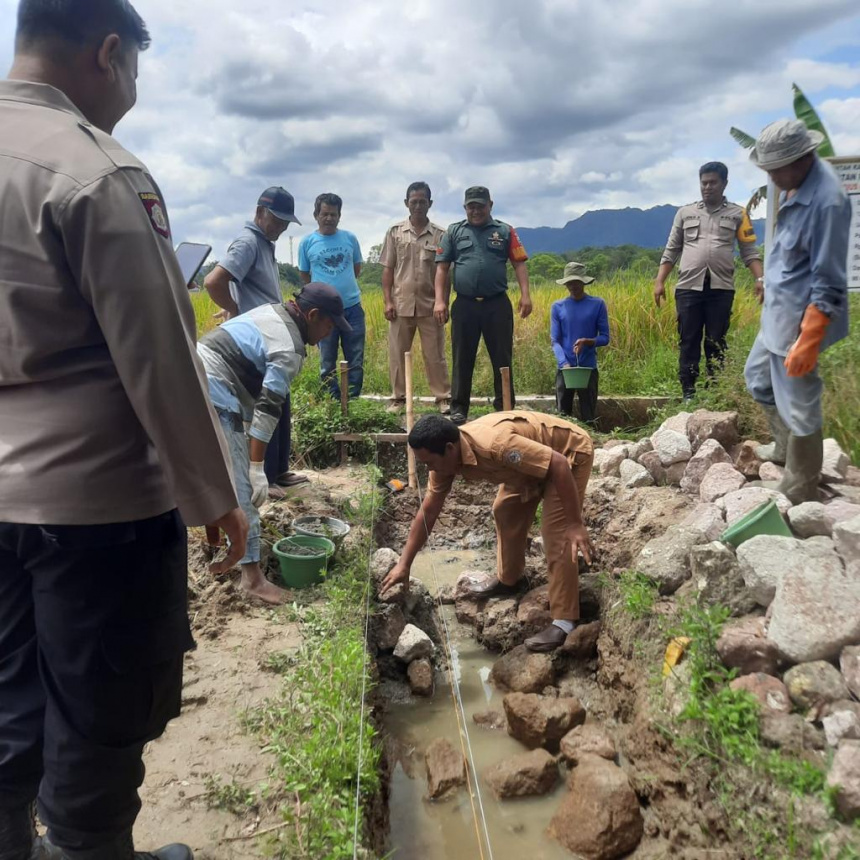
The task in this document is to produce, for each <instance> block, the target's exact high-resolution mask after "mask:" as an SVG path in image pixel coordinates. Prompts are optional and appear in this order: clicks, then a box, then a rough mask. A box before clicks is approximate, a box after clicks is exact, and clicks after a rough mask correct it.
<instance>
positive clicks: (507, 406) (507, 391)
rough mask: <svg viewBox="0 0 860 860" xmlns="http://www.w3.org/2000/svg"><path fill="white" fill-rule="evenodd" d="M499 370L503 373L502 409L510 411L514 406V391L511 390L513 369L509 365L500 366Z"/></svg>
mask: <svg viewBox="0 0 860 860" xmlns="http://www.w3.org/2000/svg"><path fill="white" fill-rule="evenodd" d="M499 372H500V373H501V374H502V409H503V410H504V411H505V412H510V411H511V409H513V408H514V392H513V391H512V390H511V369H510V368H509V367H500V368H499Z"/></svg>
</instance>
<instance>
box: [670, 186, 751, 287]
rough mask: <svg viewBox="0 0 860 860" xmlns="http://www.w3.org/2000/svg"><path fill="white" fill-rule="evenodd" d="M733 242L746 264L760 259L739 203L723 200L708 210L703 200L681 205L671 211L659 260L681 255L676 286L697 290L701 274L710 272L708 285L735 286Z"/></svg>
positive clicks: (748, 221) (673, 259)
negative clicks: (669, 222)
mask: <svg viewBox="0 0 860 860" xmlns="http://www.w3.org/2000/svg"><path fill="white" fill-rule="evenodd" d="M735 241H737V243H738V250H739V251H740V255H741V259H742V260H743V261H744V263H745V264H746V265H747V266H748V265H749V264H750V261H752V260H760V259H761V255H760V254H759V252H758V248H757V247H756V238H755V230H753V226H752V224H751V223H750V219H749V216H748V215H747V213H746V210H745V209H744V208H743V207H742V206H738V204H737V203H729V202H728V201H727V200H726V199H725V197H724V198H723V202H722V203H721V204H720V205H719V206H718V207H717V208H716V209H715V210H714V211H713V212H709V211H708V210H707V208H706V207H705V204H704V202H703V201H701V200H700V201H699V202H698V203H689V204H687V205H686V206H682V207H681V208H680V209H679V210H678V211H677V212H676V213H675V220H674V221H673V222H672V229H671V231H670V232H669V240H668V241H667V242H666V249H665V250H664V251H663V257H662V258H661V260H660V263H661V264H662V263H673V264H674V263H675V262H676V261H677V259H678V257H680V258H681V262H680V265H679V267H678V268H679V271H678V283H677V284H676V285H675V287H676V289H679V290H680V289H686V290H701V289H702V288H703V286H704V283H705V273H706V272H710V273H711V287H712V288H713V289H717V290H733V289H734V288H735Z"/></svg>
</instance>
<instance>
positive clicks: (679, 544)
mask: <svg viewBox="0 0 860 860" xmlns="http://www.w3.org/2000/svg"><path fill="white" fill-rule="evenodd" d="M705 542H706V538H705V536H704V535H703V534H702V532H700V531H698V530H696V529H691V528H688V527H686V526H677V525H676V526H669V528H668V529H666V531H665V532H664V533H663V534H662V535H660V536H659V537H655V538H652V539H651V540H650V541H648V543H646V544H645V546H644V547H642V550H641V551H640V553H639V555H638V557H637V559H636V563H635V569H636V570H637V571H639V572H640V573H641V574H643V575H644V576H647V577H648V578H649V579H650V580H653V581H654V582H655V583H657V586H658V587H659V589H660V593H661V594H674V593H675V592H676V591H677V590H678V589H679V588H680V587H681V585H682V584H683V582H684V580H686V579H689V578H690V572H691V568H690V550H692V548H693V547H694V546H697V545H698V544H701V543H705Z"/></svg>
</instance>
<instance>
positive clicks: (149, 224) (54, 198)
mask: <svg viewBox="0 0 860 860" xmlns="http://www.w3.org/2000/svg"><path fill="white" fill-rule="evenodd" d="M0 223H2V225H3V229H2V232H0V487H2V492H0V522H11V523H35V524H57V525H90V524H98V523H110V522H128V521H132V520H137V519H144V518H148V517H152V516H157V515H158V514H161V513H164V512H165V511H168V510H172V509H173V508H175V507H177V506H178V507H179V510H180V512H181V514H182V516H183V518H184V520H185V522H186V523H187V524H188V525H200V524H203V523H207V522H211V521H212V520H214V519H216V518H217V517H219V516H221V515H223V514H225V513H227V511H228V510H230V509H232V508H233V507H235V506H236V495H235V492H234V490H233V485H232V481H231V478H230V472H229V467H228V465H227V457H226V449H225V448H224V447H223V444H224V442H223V435H222V434H221V432H220V430H219V429H217V428H216V418H215V414H214V411H213V410H212V407H211V406H210V404H209V398H208V396H207V394H206V378H205V376H204V375H203V372H202V366H201V364H200V362H199V360H198V359H197V354H196V351H195V323H194V312H193V309H192V307H191V303H190V301H189V299H188V291H187V288H186V286H185V284H184V279H183V277H182V272H181V270H180V268H179V264H178V262H177V260H176V254H175V253H174V251H173V242H172V238H171V235H170V224H169V222H168V219H167V212H166V210H165V208H164V203H163V200H162V197H161V193H160V192H159V190H158V187H157V186H156V184H155V182H154V181H153V179H152V177H151V176H150V175H149V173H148V171H147V169H146V167H144V165H143V164H141V162H140V161H138V160H137V159H136V158H135V157H134V156H133V155H131V154H130V153H128V152H126V150H124V149H123V148H122V147H121V146H120V145H119V144H118V143H117V142H116V141H115V140H114V139H113V138H112V137H111V136H110V135H108V134H105V133H104V132H102V131H100V130H99V129H97V128H95V127H94V126H92V125H91V124H90V123H89V122H88V121H87V120H86V119H85V118H84V117H83V116H82V115H81V114H80V112H79V111H78V110H77V108H76V107H75V106H74V105H73V104H72V102H71V101H69V99H68V98H67V97H66V96H65V95H64V94H63V93H61V92H60V91H59V90H57V89H55V88H53V87H50V86H47V85H45V84H36V83H29V82H25V81H0Z"/></svg>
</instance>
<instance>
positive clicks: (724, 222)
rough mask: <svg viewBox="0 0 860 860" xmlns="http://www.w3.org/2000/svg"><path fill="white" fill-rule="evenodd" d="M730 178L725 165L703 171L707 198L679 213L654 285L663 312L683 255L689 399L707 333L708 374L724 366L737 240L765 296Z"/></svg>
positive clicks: (681, 369) (681, 309)
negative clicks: (729, 196) (728, 193)
mask: <svg viewBox="0 0 860 860" xmlns="http://www.w3.org/2000/svg"><path fill="white" fill-rule="evenodd" d="M728 180H729V171H728V168H727V167H726V166H725V164H723V163H722V162H719V161H709V162H708V163H707V164H703V165H702V166H701V167H700V168H699V185H700V186H701V191H702V199H701V200H700V201H699V202H698V203H690V204H688V205H687V206H682V207H681V208H680V209H679V210H678V211H677V212H676V213H675V219H674V221H673V222H672V229H671V231H670V233H669V239H668V241H667V242H666V249H665V250H664V252H663V257H662V259H661V260H660V269H659V271H658V273H657V279H656V281H655V282H654V301H655V302H656V304H657V307H658V308H659V307H660V303H661V302H662V301H663V299H664V298H665V296H666V278H668V277H669V272H671V271H672V268H673V267H674V265H675V263H676V261H677V260H678V258H679V257H680V259H681V262H680V264H679V270H680V272H679V275H678V283H677V285H676V286H675V311H676V314H677V318H678V339H679V343H680V353H679V357H678V378H679V380H680V383H681V391H682V392H683V395H684V399H685V400H691V399H692V398H693V397H694V396H695V393H696V380H697V379H698V378H699V362H700V361H701V357H702V335H703V334H704V337H705V365H706V368H707V372H708V376H709V377H711V376H713V375H714V374H715V373H716V372H717V370H719V369H720V368H721V367H722V363H723V357H724V355H725V352H726V335H727V334H728V332H729V322H730V321H731V317H732V304H733V303H734V297H735V280H734V277H735V242H737V246H738V250H739V251H740V256H741V259H742V260H743V262H744V264H745V265H746V266H747V267H748V268H749V270H750V271H751V272H752V273H753V276H754V277H755V279H756V294H757V295H758V296H759V297H761V295H762V266H761V256H760V255H759V252H758V249H757V247H756V238H755V230H753V226H752V224H751V223H750V219H749V216H748V215H747V213H746V210H745V209H744V208H743V207H742V206H738V205H737V203H729V201H728V200H726V198H725V196H724V192H725V190H726V186H727V184H728Z"/></svg>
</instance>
